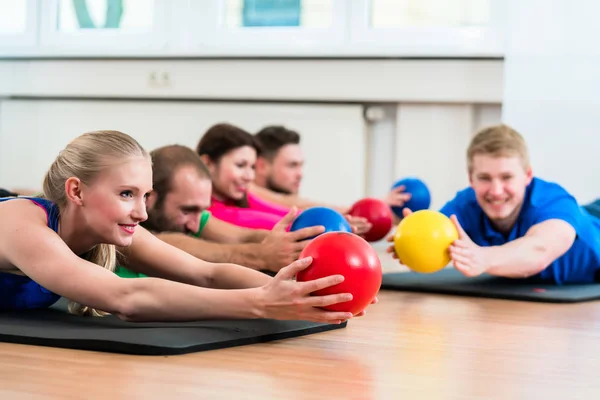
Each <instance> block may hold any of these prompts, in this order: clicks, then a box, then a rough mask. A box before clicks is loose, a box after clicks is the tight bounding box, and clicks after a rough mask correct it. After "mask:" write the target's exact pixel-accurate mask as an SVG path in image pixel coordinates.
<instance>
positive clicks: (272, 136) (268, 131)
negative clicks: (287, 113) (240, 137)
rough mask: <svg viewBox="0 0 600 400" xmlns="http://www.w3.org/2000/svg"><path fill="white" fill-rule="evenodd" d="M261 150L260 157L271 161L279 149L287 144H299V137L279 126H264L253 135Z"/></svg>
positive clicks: (296, 133) (294, 132)
mask: <svg viewBox="0 0 600 400" xmlns="http://www.w3.org/2000/svg"><path fill="white" fill-rule="evenodd" d="M254 137H255V139H256V142H257V144H258V146H259V147H260V150H261V157H263V158H266V159H269V160H272V159H273V158H274V157H275V156H276V155H277V152H278V151H279V149H281V148H282V147H283V146H286V145H288V144H300V135H299V134H298V132H296V131H292V130H290V129H287V128H286V127H284V126H281V125H271V126H266V127H264V128H263V129H261V130H260V131H258V132H257V133H256V134H255V135H254Z"/></svg>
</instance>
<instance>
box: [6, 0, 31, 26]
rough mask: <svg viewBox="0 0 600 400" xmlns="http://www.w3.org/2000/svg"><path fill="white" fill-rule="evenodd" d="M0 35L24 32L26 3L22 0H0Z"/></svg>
mask: <svg viewBox="0 0 600 400" xmlns="http://www.w3.org/2000/svg"><path fill="white" fill-rule="evenodd" d="M0 10H2V12H1V13H0V35H14V34H19V33H21V34H22V33H25V30H26V29H27V3H26V2H24V1H23V0H0Z"/></svg>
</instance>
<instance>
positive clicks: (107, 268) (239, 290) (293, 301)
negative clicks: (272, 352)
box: [0, 131, 352, 323]
mask: <svg viewBox="0 0 600 400" xmlns="http://www.w3.org/2000/svg"><path fill="white" fill-rule="evenodd" d="M151 190H152V166H151V161H150V157H149V156H148V154H147V153H146V151H144V149H143V148H142V147H141V146H140V144H139V143H138V142H136V141H135V140H134V139H133V138H131V137H130V136H128V135H126V134H124V133H121V132H117V131H98V132H90V133H86V134H83V135H81V136H80V137H78V138H76V139H75V140H74V141H72V142H71V143H69V144H68V146H67V147H66V148H65V149H64V150H63V151H61V152H60V154H59V155H58V157H57V158H56V159H55V160H54V162H53V163H52V165H51V166H50V169H49V170H48V172H47V174H46V177H45V179H44V185H43V192H44V198H33V197H32V198H22V197H21V198H5V199H2V200H0V221H2V223H1V224H0V307H1V308H5V309H27V308H40V307H48V306H50V305H51V304H53V303H54V302H55V301H56V300H58V298H60V297H61V296H62V297H65V298H67V299H69V300H70V301H71V303H70V310H71V312H73V313H77V314H88V315H101V314H104V313H111V314H114V315H116V316H118V317H119V318H121V319H124V320H129V321H168V320H178V321H189V320H200V319H209V318H230V319H234V318H273V319H302V320H310V321H316V322H327V323H341V322H343V321H345V320H347V319H349V318H351V317H352V314H350V313H345V312H331V311H326V310H324V309H322V308H321V307H322V306H325V305H328V304H334V303H338V302H343V301H348V300H349V299H351V295H350V294H347V293H342V294H336V295H329V296H312V295H311V292H314V291H315V290H318V289H321V288H325V287H329V286H332V285H335V284H337V283H339V282H341V281H342V280H343V277H342V276H329V277H325V278H322V279H318V280H315V281H310V282H296V281H294V280H293V279H291V278H292V277H293V276H295V274H296V273H297V272H298V271H300V270H302V269H304V268H306V267H307V266H308V265H309V264H310V262H311V260H310V259H303V260H298V261H296V262H294V263H292V264H290V265H289V266H287V267H285V268H283V269H282V270H281V271H280V272H279V273H278V274H277V276H275V278H271V277H269V276H267V275H265V274H262V273H260V272H257V271H253V270H251V269H249V268H245V267H242V266H238V265H234V264H215V263H209V262H205V261H202V260H199V259H198V258H196V257H194V256H191V255H189V254H187V253H185V252H183V251H180V250H178V249H176V248H175V247H172V246H170V245H168V244H166V243H164V242H162V241H160V240H159V239H157V238H156V237H155V236H153V235H152V234H150V233H149V232H148V231H146V230H145V229H143V228H142V227H140V226H139V223H140V222H142V221H144V220H145V219H146V218H147V214H146V207H145V198H146V195H147V194H148V193H149V192H150V191H151ZM117 256H118V257H119V261H120V262H121V263H122V265H125V266H127V267H128V268H129V269H131V270H133V271H136V272H141V273H144V274H146V275H149V276H151V277H150V278H143V279H123V278H120V277H118V276H117V275H116V274H114V272H113V270H114V267H115V260H116V258H117ZM225 289H227V290H225Z"/></svg>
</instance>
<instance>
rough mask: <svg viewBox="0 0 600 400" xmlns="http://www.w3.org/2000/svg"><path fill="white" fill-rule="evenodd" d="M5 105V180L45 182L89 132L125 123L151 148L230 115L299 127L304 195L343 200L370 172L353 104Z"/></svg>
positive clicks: (0, 150) (1, 148) (245, 122)
mask: <svg viewBox="0 0 600 400" xmlns="http://www.w3.org/2000/svg"><path fill="white" fill-rule="evenodd" d="M2 111H3V116H2V118H0V132H1V135H0V182H2V185H5V186H8V187H15V186H17V187H31V188H34V189H37V188H40V187H41V181H42V179H43V175H44V173H45V171H46V169H47V167H48V166H49V165H50V163H51V162H52V160H53V159H54V157H55V156H56V154H57V153H58V152H59V151H60V149H62V148H63V147H64V146H65V145H66V144H67V143H68V141H70V140H72V139H73V138H75V137H76V136H78V135H79V134H81V133H83V132H86V131H91V130H100V129H115V130H120V131H123V132H126V133H128V134H130V135H132V136H133V137H135V138H136V139H137V140H139V141H140V143H141V144H142V146H144V147H145V148H146V149H149V150H151V149H154V148H157V147H159V146H164V145H168V144H174V143H178V144H183V145H186V146H189V147H191V148H195V146H196V144H197V143H198V140H199V139H200V137H201V136H202V134H203V133H204V132H205V131H206V130H207V129H208V128H209V127H210V126H211V125H213V124H215V123H219V122H230V123H233V124H235V125H238V126H240V127H242V128H244V129H247V130H249V131H250V132H255V131H257V130H259V129H260V128H262V127H263V126H264V125H268V124H281V123H285V124H288V125H289V126H290V127H293V128H294V129H298V130H299V131H300V132H302V141H303V146H304V147H305V149H307V150H309V151H307V155H306V161H307V164H306V168H305V177H306V178H305V183H304V184H303V187H302V192H303V194H306V195H310V196H311V198H314V199H315V200H321V201H331V202H334V203H337V204H346V203H347V202H348V199H357V198H359V197H360V196H362V195H363V194H364V192H365V181H364V179H357V177H364V176H365V173H366V172H365V156H366V154H365V152H364V149H365V142H366V136H365V130H364V124H363V119H362V109H361V107H359V106H355V105H326V106H325V105H321V106H314V105H289V104H239V103H225V104H223V103H191V102H177V101H173V102H165V101H160V102H136V101H95V100H94V101H77V100H5V101H3V102H2ZM307 116H310V118H307ZM310 149H312V150H313V151H310ZM340 171H343V173H340Z"/></svg>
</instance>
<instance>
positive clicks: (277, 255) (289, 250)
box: [260, 207, 325, 272]
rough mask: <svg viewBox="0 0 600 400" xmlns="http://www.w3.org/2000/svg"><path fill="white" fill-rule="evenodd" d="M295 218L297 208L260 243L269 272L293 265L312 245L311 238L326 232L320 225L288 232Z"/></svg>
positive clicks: (291, 210) (292, 209)
mask: <svg viewBox="0 0 600 400" xmlns="http://www.w3.org/2000/svg"><path fill="white" fill-rule="evenodd" d="M295 217H296V207H292V208H291V209H290V211H289V212H288V213H287V214H286V215H285V216H284V217H283V218H282V219H281V221H279V222H278V223H277V224H276V225H275V226H274V227H273V229H272V230H271V232H269V233H268V234H267V236H266V237H265V238H264V240H263V241H262V242H261V243H260V252H261V257H262V258H263V259H264V260H265V266H266V269H267V270H269V271H273V272H278V271H279V270H280V269H281V268H283V267H285V266H286V265H289V264H291V263H293V262H294V261H296V260H297V259H298V257H299V256H300V252H302V250H303V249H304V248H305V247H306V245H307V244H308V243H310V240H309V238H312V237H314V236H316V235H319V234H321V233H323V232H325V227H324V226H320V225H319V226H311V227H307V228H302V229H299V230H297V231H294V232H287V228H288V226H289V225H290V224H291V223H292V222H293V221H294V218H295Z"/></svg>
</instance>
